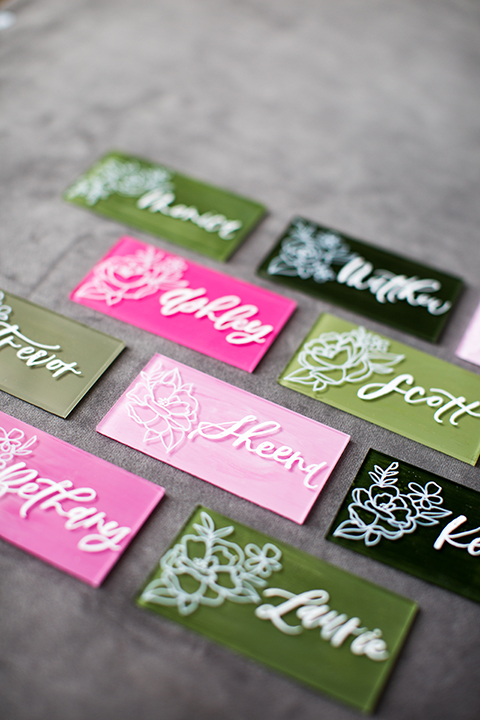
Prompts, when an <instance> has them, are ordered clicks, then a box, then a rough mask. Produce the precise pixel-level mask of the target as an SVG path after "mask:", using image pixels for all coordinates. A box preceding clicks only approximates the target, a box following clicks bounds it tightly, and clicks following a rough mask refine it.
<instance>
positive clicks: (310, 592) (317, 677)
mask: <svg viewBox="0 0 480 720" xmlns="http://www.w3.org/2000/svg"><path fill="white" fill-rule="evenodd" d="M137 603H138V605H140V606H141V607H144V608H148V609H149V610H153V611H154V612H156V613H159V614H160V615H164V616H166V617H167V618H170V619H172V620H176V621H178V622H180V623H182V624H183V625H186V626H187V627H189V628H191V629H193V630H196V631H198V632H200V633H203V634H205V635H207V636H208V637H210V638H212V639H213V640H215V641H217V642H220V643H223V644H225V645H228V646H229V647H231V648H233V649H234V650H236V651H238V652H241V653H244V654H245V655H247V656H249V657H250V658H253V659H254V660H257V661H259V662H262V663H265V664H266V665H269V666H270V667H272V668H274V669H276V670H279V671H281V672H283V673H286V674H287V675H290V676H292V677H293V678H295V679H296V680H299V681H300V682H302V683H305V684H307V685H310V686H312V687H313V688H315V689H317V690H321V691H323V692H326V693H328V694H330V695H331V696H333V697H334V698H336V699H338V700H341V701H343V702H345V703H348V704H350V705H353V706H354V707H355V708H357V709H359V710H362V711H364V712H370V711H372V710H373V708H374V706H375V704H376V702H377V700H378V697H379V695H380V693H381V691H382V688H383V686H384V684H385V682H386V681H387V678H388V676H389V674H390V672H391V670H392V667H393V665H394V663H395V660H396V658H397V655H398V653H399V651H400V649H401V646H402V644H403V642H404V640H405V637H406V635H407V633H408V630H409V628H410V626H411V624H412V621H413V619H414V616H415V613H416V609H417V608H416V605H415V603H414V602H412V601H411V600H408V599H407V598H404V597H401V596H400V595H395V594H393V593H391V592H389V591H388V590H384V589H383V588H381V587H378V586H377V585H373V584H372V583H370V582H368V581H366V580H363V579H362V578H359V577H356V576H355V575H351V574H350V573H348V572H346V571H345V570H341V569H340V568H337V567H335V566H333V565H329V564H328V563H326V562H323V561H322V560H319V559H318V558H316V557H313V556H312V555H307V554H306V553H304V552H302V551H301V550H297V549H296V548H294V547H291V546H290V545H286V544H285V543H282V542H280V541H278V540H275V539H274V538H272V537H269V536H268V535H264V534H263V533H260V532H257V531H256V530H253V529H252V528H249V527H246V526H245V525H241V524H240V523H237V522H236V521H234V520H231V519H229V518H227V517H225V516H223V515H220V514H219V513H217V512H214V511H213V510H208V509H206V508H204V507H197V509H196V510H195V511H194V513H193V515H192V516H191V517H190V519H189V520H188V522H187V523H186V525H185V526H184V528H183V529H182V531H181V532H180V533H179V535H178V536H177V537H176V538H175V540H174V541H173V543H172V544H171V545H170V547H169V549H168V550H167V551H166V552H165V554H164V555H163V557H162V558H161V559H160V562H159V564H158V566H157V568H156V569H155V571H154V572H153V574H152V575H151V577H150V578H149V580H148V581H147V583H146V584H145V586H144V587H143V589H142V590H141V592H140V594H139V596H138V599H137Z"/></svg>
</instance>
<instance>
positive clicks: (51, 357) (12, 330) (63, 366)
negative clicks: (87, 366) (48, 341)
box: [0, 320, 82, 378]
mask: <svg viewBox="0 0 480 720" xmlns="http://www.w3.org/2000/svg"><path fill="white" fill-rule="evenodd" d="M15 340H20V341H23V342H24V343H26V345H24V344H22V342H15ZM4 347H11V348H14V349H15V350H16V351H17V352H16V356H17V358H18V359H19V360H23V361H24V362H25V364H26V365H27V367H37V366H38V365H44V366H45V367H46V368H47V370H50V372H51V373H52V377H54V378H57V377H60V376H61V375H63V374H64V373H68V372H71V373H74V374H75V375H81V374H82V373H81V371H80V370H77V369H76V366H77V365H78V363H77V362H71V363H66V362H64V361H63V360H60V358H58V357H57V356H56V354H55V353H52V354H49V353H50V352H51V351H52V350H57V351H58V350H61V349H62V348H61V345H43V344H42V343H38V342H35V341H34V340H31V339H30V338H28V337H26V335H23V334H22V333H21V332H20V330H19V326H18V325H12V324H10V323H8V322H6V321H4V320H0V350H1V349H2V348H4Z"/></svg>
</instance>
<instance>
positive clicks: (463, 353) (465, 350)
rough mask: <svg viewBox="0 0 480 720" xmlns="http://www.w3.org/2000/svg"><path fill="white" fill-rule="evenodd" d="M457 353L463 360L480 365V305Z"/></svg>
mask: <svg viewBox="0 0 480 720" xmlns="http://www.w3.org/2000/svg"><path fill="white" fill-rule="evenodd" d="M455 354H456V355H457V356H458V357H459V358H462V360H466V361H467V362H471V363H473V364H474V365H480V305H479V306H478V307H477V309H476V310H475V313H474V314H473V317H472V319H471V320H470V322H469V324H468V327H467V329H466V330H465V334H464V336H463V338H462V340H461V342H460V345H459V346H458V348H457V352H456V353H455Z"/></svg>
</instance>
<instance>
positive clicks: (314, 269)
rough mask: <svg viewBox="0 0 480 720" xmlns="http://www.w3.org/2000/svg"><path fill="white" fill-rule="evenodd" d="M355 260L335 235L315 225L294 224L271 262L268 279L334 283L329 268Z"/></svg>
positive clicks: (331, 270)
mask: <svg viewBox="0 0 480 720" xmlns="http://www.w3.org/2000/svg"><path fill="white" fill-rule="evenodd" d="M353 257H355V253H353V252H352V251H351V250H350V247H349V245H347V243H346V242H344V241H343V240H342V238H341V237H340V236H339V235H337V234H335V233H334V232H325V231H324V230H320V229H319V228H318V227H317V226H316V225H315V224H314V223H309V222H307V221H305V220H302V219H301V218H299V219H297V220H295V221H294V222H293V223H292V226H291V228H290V229H289V233H288V235H287V236H286V237H285V238H284V239H283V241H282V244H281V247H280V251H279V253H278V255H277V256H276V257H274V258H272V260H271V261H270V263H269V265H268V269H267V272H268V273H269V274H270V275H286V276H293V277H295V276H298V277H299V278H302V280H306V279H308V278H313V279H314V280H315V282H317V283H319V284H322V283H325V282H328V281H329V280H335V278H336V277H337V275H336V273H335V272H334V270H333V269H332V267H331V266H332V265H345V264H346V263H347V262H349V260H352V259H353Z"/></svg>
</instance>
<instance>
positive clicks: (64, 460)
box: [0, 412, 165, 587]
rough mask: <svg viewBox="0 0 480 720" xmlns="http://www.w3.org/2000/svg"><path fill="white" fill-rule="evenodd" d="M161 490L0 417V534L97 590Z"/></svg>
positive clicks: (22, 423)
mask: <svg viewBox="0 0 480 720" xmlns="http://www.w3.org/2000/svg"><path fill="white" fill-rule="evenodd" d="M164 492H165V491H164V489H163V488H162V487H159V486H158V485H155V484H154V483H151V482H148V480H144V479H143V478H140V477H138V476H137V475H133V474H132V473H130V472H127V471H126V470H122V469H121V468H119V467H116V466H115V465H112V464H111V463H108V462H106V461H105V460H101V459H100V458H97V457H95V456H94V455H90V454H89V453H87V452H85V451H84V450H80V449H79V448H77V447H74V446H73V445H69V444H68V443H66V442H64V441H63V440H59V439H58V438H55V437H53V436H52V435H48V434H47V433H45V432H43V431H42V430H37V429H36V428H34V427H32V426H31V425H27V423H24V422H21V421H20V420H16V419H15V418H12V417H10V416H9V415H6V414H5V413H3V412H0V537H2V538H3V539H4V540H7V541H8V542H11V543H13V544H14V545H17V546H18V547H20V548H22V550H26V551H27V552H30V553H32V555H36V556H37V557H39V558H41V559H42V560H45V561H46V562H48V563H50V564H51V565H54V566H55V567H57V568H60V569H61V570H64V571H65V572H67V573H70V575H74V576H75V577H77V578H79V579H80V580H83V581H84V582H86V583H88V584H89V585H93V586H94V587H97V586H98V585H100V583H101V582H102V581H103V579H104V578H105V576H106V575H107V574H108V573H109V572H110V570H111V569H112V567H113V566H114V565H115V563H116V562H117V560H118V559H119V557H120V555H121V554H122V552H123V551H124V550H125V548H126V546H127V545H128V544H129V543H130V541H131V540H132V538H133V537H134V535H135V534H136V533H137V532H138V530H139V529H140V528H141V526H142V525H143V523H144V522H145V520H146V519H147V517H148V516H149V515H150V513H151V512H152V510H153V509H154V508H155V507H156V505H157V504H158V503H159V502H160V500H161V498H162V497H163V495H164Z"/></svg>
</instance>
